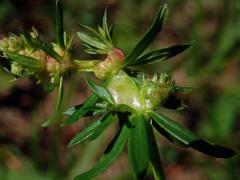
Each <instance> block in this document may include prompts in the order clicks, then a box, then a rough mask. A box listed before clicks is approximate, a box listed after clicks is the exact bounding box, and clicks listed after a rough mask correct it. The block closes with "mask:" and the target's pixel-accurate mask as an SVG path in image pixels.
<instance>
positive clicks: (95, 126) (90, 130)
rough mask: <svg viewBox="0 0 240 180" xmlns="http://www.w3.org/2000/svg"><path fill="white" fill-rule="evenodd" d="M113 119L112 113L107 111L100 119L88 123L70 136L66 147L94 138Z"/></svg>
mask: <svg viewBox="0 0 240 180" xmlns="http://www.w3.org/2000/svg"><path fill="white" fill-rule="evenodd" d="M112 119H113V115H112V114H110V113H108V114H106V115H105V116H104V117H103V118H101V119H100V120H98V121H96V122H94V123H92V124H90V125H89V126H88V127H86V128H85V129H83V130H82V131H81V132H80V133H78V134H77V135H76V136H74V137H73V138H72V140H71V141H70V143H69V144H68V147H72V146H74V145H77V144H79V143H81V142H82V141H84V140H85V139H87V138H92V139H95V138H97V137H98V136H99V135H100V134H101V133H102V132H103V130H104V129H105V128H106V127H107V125H109V123H110V121H111V120H112Z"/></svg>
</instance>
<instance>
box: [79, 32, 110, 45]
mask: <svg viewBox="0 0 240 180" xmlns="http://www.w3.org/2000/svg"><path fill="white" fill-rule="evenodd" d="M77 35H78V37H79V38H80V39H81V40H82V42H83V43H85V44H87V45H88V46H91V47H94V48H97V49H107V48H108V46H107V45H105V44H104V43H103V42H102V41H101V40H99V39H97V38H93V37H91V36H89V35H88V34H86V33H83V32H78V33H77Z"/></svg>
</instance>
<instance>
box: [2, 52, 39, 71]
mask: <svg viewBox="0 0 240 180" xmlns="http://www.w3.org/2000/svg"><path fill="white" fill-rule="evenodd" d="M4 54H5V55H6V56H7V57H8V58H9V59H10V60H12V61H14V62H17V63H18V64H20V65H21V66H23V67H26V68H29V69H40V68H41V62H40V61H39V60H38V59H35V58H32V57H29V56H25V55H21V54H17V53H14V52H10V51H5V52H4Z"/></svg>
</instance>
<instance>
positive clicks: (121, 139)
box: [74, 126, 129, 180]
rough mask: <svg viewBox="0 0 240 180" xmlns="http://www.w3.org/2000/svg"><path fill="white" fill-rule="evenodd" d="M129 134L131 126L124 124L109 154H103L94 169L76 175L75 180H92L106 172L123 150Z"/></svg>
mask: <svg viewBox="0 0 240 180" xmlns="http://www.w3.org/2000/svg"><path fill="white" fill-rule="evenodd" d="M128 136H129V128H128V127H126V126H123V128H122V129H121V132H120V134H119V136H118V138H117V140H116V141H115V143H114V145H113V146H112V149H111V150H110V151H109V152H108V153H107V154H105V155H103V157H102V158H101V159H100V160H99V162H98V163H97V164H96V165H95V166H94V167H92V169H90V170H88V171H87V172H85V173H82V174H80V175H78V176H76V177H75V178H74V180H90V179H92V178H93V177H95V176H97V175H99V174H100V173H102V172H104V171H105V170H106V169H107V168H108V167H109V166H110V165H111V164H112V162H113V161H114V160H115V159H116V158H117V157H118V155H119V154H120V153H121V152H122V150H123V148H124V145H125V143H126V141H127V138H128Z"/></svg>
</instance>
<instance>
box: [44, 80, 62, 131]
mask: <svg viewBox="0 0 240 180" xmlns="http://www.w3.org/2000/svg"><path fill="white" fill-rule="evenodd" d="M62 99H63V76H61V78H60V83H59V87H58V94H57V103H56V108H55V111H54V112H53V114H52V115H51V116H50V117H49V118H48V120H47V121H46V122H45V123H43V124H42V127H47V126H49V125H51V124H52V123H53V122H54V121H55V120H56V117H57V115H58V113H59V110H60V107H61V104H62Z"/></svg>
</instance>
